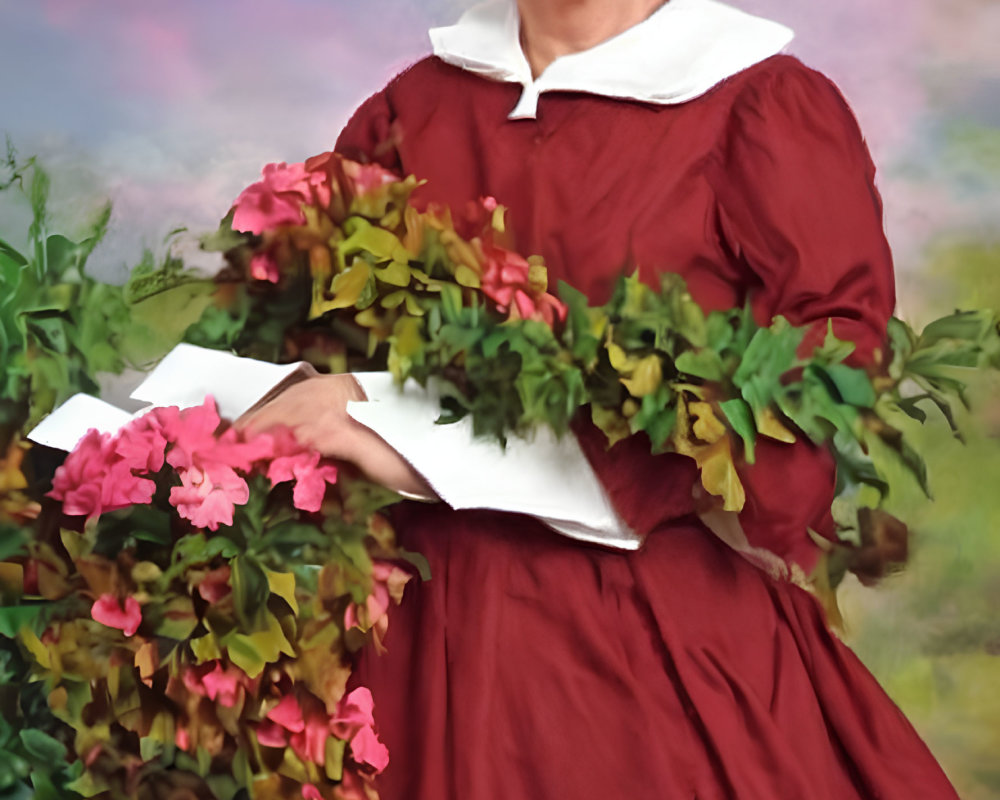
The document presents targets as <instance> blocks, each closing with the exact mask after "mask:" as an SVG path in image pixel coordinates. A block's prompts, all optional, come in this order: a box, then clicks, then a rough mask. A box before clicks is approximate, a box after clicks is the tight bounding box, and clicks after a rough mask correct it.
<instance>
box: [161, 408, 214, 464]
mask: <svg viewBox="0 0 1000 800" xmlns="http://www.w3.org/2000/svg"><path fill="white" fill-rule="evenodd" d="M150 413H152V414H154V415H156V420H157V422H158V423H159V424H160V427H161V429H162V431H163V435H164V437H166V440H167V441H168V442H169V443H170V445H171V447H170V449H169V451H168V452H167V456H166V460H167V463H168V464H170V466H172V467H176V468H178V469H187V468H190V467H193V466H194V465H195V455H196V454H198V453H202V454H204V453H211V452H212V451H213V450H214V449H215V448H216V445H217V440H216V436H215V432H216V431H217V430H218V429H219V425H220V424H221V423H222V420H221V419H220V418H219V411H218V409H217V407H216V405H215V400H214V399H213V398H212V397H206V398H205V402H203V403H202V404H201V405H200V406H192V407H191V408H185V409H183V410H181V409H179V408H177V406H169V407H167V408H157V409H154V410H153V411H152V412H150Z"/></svg>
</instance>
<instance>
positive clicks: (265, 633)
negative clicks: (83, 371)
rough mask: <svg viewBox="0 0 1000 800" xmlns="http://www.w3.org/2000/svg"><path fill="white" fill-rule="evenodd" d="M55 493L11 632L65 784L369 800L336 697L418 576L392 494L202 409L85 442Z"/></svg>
mask: <svg viewBox="0 0 1000 800" xmlns="http://www.w3.org/2000/svg"><path fill="white" fill-rule="evenodd" d="M49 497H50V498H52V499H53V500H56V501H59V503H58V504H57V503H53V502H52V501H49V502H48V503H47V507H46V509H45V510H44V511H43V513H42V518H41V525H40V530H39V531H38V535H36V537H35V538H34V539H33V540H32V541H31V543H30V547H29V554H28V557H27V558H26V559H25V560H23V561H22V562H21V564H20V566H21V574H20V576H19V577H20V582H21V587H20V589H21V594H22V596H23V597H24V598H37V603H31V602H27V603H23V604H22V605H21V606H20V608H21V610H22V616H23V619H22V620H21V622H22V624H21V626H20V627H19V630H18V631H17V638H18V640H19V641H20V643H21V645H22V646H23V647H24V648H25V649H26V650H27V652H28V653H30V655H31V657H32V674H33V677H34V678H35V679H36V680H38V681H40V682H41V683H42V685H43V686H44V691H45V693H46V694H47V703H48V706H49V707H50V709H51V710H52V712H53V714H54V715H55V717H56V718H57V719H58V720H59V722H60V724H59V725H58V726H57V727H56V728H55V729H53V730H51V731H49V732H41V731H35V738H37V739H39V742H41V743H42V744H43V745H44V746H47V747H49V748H53V749H56V750H59V751H60V752H63V753H65V752H66V750H68V751H70V752H72V753H74V754H75V755H76V756H77V757H78V759H79V760H78V761H76V762H75V770H76V774H77V777H76V779H75V780H73V781H71V782H69V783H68V785H67V788H68V789H70V790H72V791H75V792H78V793H79V794H81V795H83V796H87V797H90V796H102V797H103V796H107V797H140V798H143V797H150V798H152V797H181V796H183V797H206V798H211V797H216V798H233V797H237V796H248V793H249V796H254V797H288V798H301V797H305V798H313V799H315V800H318V798H361V797H372V796H375V795H374V790H373V789H372V785H371V783H372V778H373V776H374V775H376V774H377V773H378V772H380V771H381V770H382V769H383V768H384V767H385V766H386V764H387V763H388V752H387V750H386V748H385V746H384V745H383V744H382V743H381V742H380V741H379V739H378V737H377V735H376V733H375V729H374V719H373V698H372V696H371V694H370V692H369V691H368V690H367V689H366V688H364V687H354V688H352V689H350V690H349V689H348V688H347V683H348V679H349V677H350V671H351V670H350V654H351V653H352V652H353V651H354V650H356V649H357V648H358V647H360V646H362V645H363V644H364V643H365V642H366V641H373V642H374V644H375V645H376V646H379V645H380V641H381V637H382V636H383V635H384V633H385V630H386V625H387V617H386V612H387V609H388V606H389V604H390V602H392V601H393V600H395V601H398V600H399V599H400V597H401V594H402V591H403V586H404V585H405V583H406V582H407V580H408V579H409V577H410V573H408V572H405V571H403V570H402V569H400V568H399V567H398V566H395V565H393V564H392V563H390V562H389V561H387V560H386V559H392V558H398V557H399V555H400V553H399V552H398V551H397V550H396V549H395V547H394V544H393V534H392V530H391V528H390V526H389V525H388V522H387V521H386V520H385V518H384V517H382V516H381V515H379V514H378V513H377V509H378V508H379V507H381V506H382V505H383V504H385V503H388V502H392V501H393V500H394V499H395V498H394V496H393V495H392V494H391V493H388V492H383V491H381V490H378V489H376V488H375V487H372V486H371V485H369V484H366V483H364V482H362V481H358V480H357V479H352V478H351V477H350V476H349V475H347V476H345V471H344V470H338V468H337V466H336V465H334V464H332V463H328V462H326V461H324V460H323V459H321V458H320V456H319V454H318V453H316V452H314V451H311V450H309V449H307V448H304V447H302V446H300V445H299V444H298V443H297V442H296V440H295V438H294V437H293V436H292V435H291V433H289V432H288V431H286V430H280V429H275V430H271V431H268V432H266V433H257V434H253V435H250V434H246V433H244V432H242V431H240V430H238V429H236V428H234V427H233V426H231V425H228V424H226V423H224V422H223V421H222V420H220V418H219V416H218V413H217V412H216V409H215V406H214V403H213V401H212V400H211V399H209V400H206V402H205V404H204V405H203V406H200V407H193V408H189V409H184V410H178V409H177V408H158V409H154V410H152V411H150V412H149V413H146V414H145V415H143V416H141V417H139V418H137V419H135V420H133V421H132V422H131V423H129V424H128V425H127V426H125V427H124V428H123V429H121V430H120V431H119V432H118V433H117V434H116V435H114V436H111V435H108V434H100V433H98V432H97V431H91V432H90V433H89V434H87V435H86V436H85V437H84V438H83V440H82V441H81V442H80V443H79V445H78V446H77V447H76V449H75V450H74V451H73V452H72V453H70V455H69V456H68V457H67V459H66V461H65V463H64V464H63V465H62V466H61V467H60V468H59V469H58V470H57V472H56V473H55V477H54V480H53V485H52V490H51V492H50V493H49ZM60 506H61V507H60ZM41 737H45V738H44V739H43V738H41Z"/></svg>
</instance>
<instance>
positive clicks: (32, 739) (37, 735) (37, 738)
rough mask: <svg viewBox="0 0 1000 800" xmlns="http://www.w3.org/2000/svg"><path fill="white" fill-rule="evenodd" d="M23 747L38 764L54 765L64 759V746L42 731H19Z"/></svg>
mask: <svg viewBox="0 0 1000 800" xmlns="http://www.w3.org/2000/svg"><path fill="white" fill-rule="evenodd" d="M19 735H20V737H21V742H22V743H23V744H24V749H25V751H26V752H27V753H28V755H29V756H31V757H32V758H34V759H36V760H37V761H38V762H39V763H40V764H43V765H49V766H50V767H51V766H55V765H58V764H60V763H62V762H65V761H66V747H65V745H63V743H62V742H60V741H59V740H58V739H54V738H53V737H51V736H49V735H48V734H47V733H45V732H44V731H40V730H35V729H25V730H22V731H20V733H19Z"/></svg>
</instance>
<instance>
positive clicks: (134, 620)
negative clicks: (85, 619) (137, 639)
mask: <svg viewBox="0 0 1000 800" xmlns="http://www.w3.org/2000/svg"><path fill="white" fill-rule="evenodd" d="M90 616H91V617H93V618H94V621H95V622H100V623H101V624H102V625H107V626H108V627H109V628H118V629H119V630H121V631H123V632H124V633H125V635H126V636H134V635H135V632H136V631H137V630H139V626H140V625H141V624H142V610H141V609H140V608H139V601H138V600H136V599H135V598H134V597H126V598H125V607H124V608H122V606H121V605H120V604H119V602H118V598H117V597H115V596H114V595H113V594H102V595H101V596H100V597H98V598H97V600H96V601H95V602H94V605H93V606H92V607H91V609H90Z"/></svg>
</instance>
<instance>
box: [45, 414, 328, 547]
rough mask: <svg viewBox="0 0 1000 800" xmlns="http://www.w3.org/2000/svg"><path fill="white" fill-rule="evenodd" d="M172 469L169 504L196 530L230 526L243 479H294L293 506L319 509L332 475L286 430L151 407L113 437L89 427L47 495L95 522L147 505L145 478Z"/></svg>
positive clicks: (243, 495)
mask: <svg viewBox="0 0 1000 800" xmlns="http://www.w3.org/2000/svg"><path fill="white" fill-rule="evenodd" d="M164 464H167V465H169V466H170V467H172V468H173V469H174V471H175V472H176V474H177V477H178V478H179V479H180V485H179V486H173V487H172V488H171V489H170V503H171V505H173V506H174V507H175V508H176V509H177V513H178V515H179V516H181V517H182V518H184V519H187V520H189V521H190V522H191V524H192V525H194V526H195V527H196V528H208V529H209V530H217V529H218V527H219V525H232V523H233V513H234V510H235V507H236V506H237V505H243V504H245V503H246V502H247V500H249V498H250V489H249V486H248V485H247V482H246V479H245V477H244V476H245V475H247V474H250V473H251V472H253V471H254V470H255V469H259V470H261V471H264V472H266V474H267V476H268V478H269V479H270V480H271V483H272V485H276V484H278V483H283V482H285V481H294V482H295V487H294V490H293V497H292V500H293V503H294V505H295V507H296V508H299V509H302V510H304V511H318V510H319V508H320V505H321V503H322V500H323V495H324V493H325V491H326V485H327V484H328V483H334V482H336V479H337V470H336V467H334V466H333V465H331V464H324V463H322V462H321V458H320V455H319V453H317V452H316V451H314V450H311V449H309V448H307V447H303V446H302V445H300V444H299V443H298V442H297V441H296V440H295V437H294V436H292V434H291V433H290V432H289V431H286V430H274V431H267V432H264V433H258V434H254V435H252V436H247V435H245V434H244V433H243V432H241V431H238V430H237V429H236V428H234V427H224V426H223V425H222V420H221V419H220V418H219V413H218V410H217V409H216V406H215V401H214V400H212V398H207V399H206V400H205V402H204V404H203V405H201V406H194V407H192V408H186V409H178V408H177V407H175V406H171V407H168V408H157V409H153V410H152V411H150V412H149V413H147V414H145V415H144V416H142V417H140V418H138V419H136V420H133V421H132V422H130V423H129V424H128V425H126V426H125V427H124V428H122V429H121V430H120V431H119V432H118V433H117V434H116V435H114V436H111V435H110V434H106V433H99V432H98V431H96V430H91V431H89V432H88V433H87V435H86V436H84V438H83V439H82V440H81V441H80V443H79V444H78V445H77V446H76V448H75V449H74V450H73V452H72V453H70V454H69V456H68V457H67V458H66V461H65V462H64V463H63V465H62V466H61V467H60V468H59V469H58V470H57V471H56V475H55V478H54V479H53V482H52V491H51V492H50V496H52V497H54V498H56V499H57V500H62V501H63V510H64V511H65V512H66V513H67V514H70V515H73V516H86V517H87V518H88V521H89V520H94V519H96V518H97V517H99V516H100V515H101V514H103V513H104V512H106V511H112V510H115V509H119V508H125V507H127V506H130V505H136V504H147V503H150V502H151V501H152V497H153V492H154V490H155V488H156V485H155V483H154V482H153V481H152V480H151V479H150V478H149V477H148V476H150V475H155V474H157V473H158V472H160V470H161V469H163V466H164Z"/></svg>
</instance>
